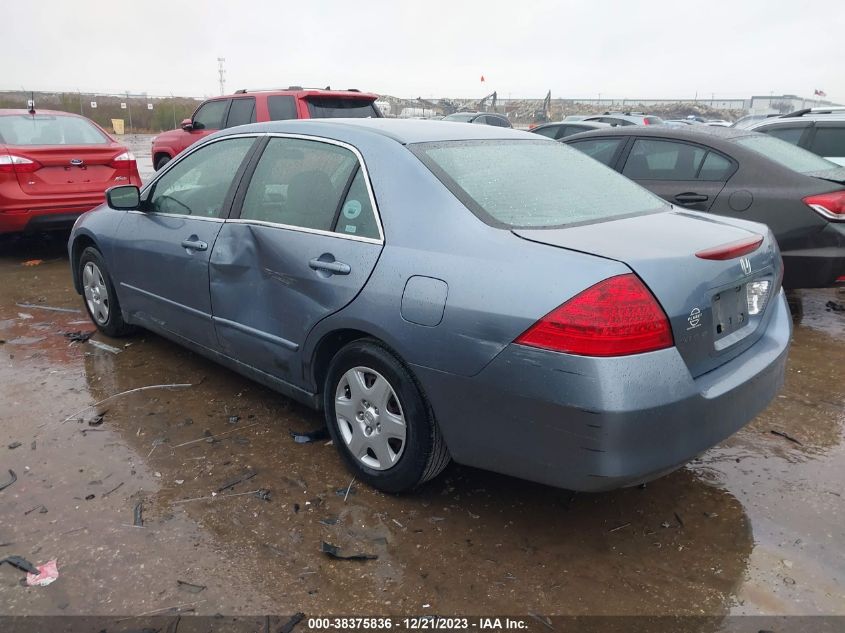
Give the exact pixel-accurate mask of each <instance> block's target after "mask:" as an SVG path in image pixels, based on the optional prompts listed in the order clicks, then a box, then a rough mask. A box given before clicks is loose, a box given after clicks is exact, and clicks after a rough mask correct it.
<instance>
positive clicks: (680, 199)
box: [675, 192, 710, 204]
mask: <svg viewBox="0 0 845 633" xmlns="http://www.w3.org/2000/svg"><path fill="white" fill-rule="evenodd" d="M709 199H710V196H705V195H704V194H703V193H693V192H688V193H679V194H678V195H677V196H675V202H677V203H678V204H691V203H693V202H707V201H708V200H709Z"/></svg>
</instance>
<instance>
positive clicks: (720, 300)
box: [712, 284, 748, 341]
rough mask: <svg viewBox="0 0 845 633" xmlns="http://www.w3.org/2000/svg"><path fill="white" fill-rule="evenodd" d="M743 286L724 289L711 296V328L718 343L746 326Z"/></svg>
mask: <svg viewBox="0 0 845 633" xmlns="http://www.w3.org/2000/svg"><path fill="white" fill-rule="evenodd" d="M745 294H746V293H745V284H737V285H736V286H734V287H731V288H725V289H724V290H722V291H721V292H718V293H716V294H715V295H713V305H712V309H713V312H712V313H713V328H714V330H715V331H714V337H715V340H716V341H720V340H722V339H724V338H726V337H728V336H730V335H731V334H733V333H734V332H736V331H738V330H741V329H742V328H744V327H745V326H746V325H748V301H747V299H746V296H745Z"/></svg>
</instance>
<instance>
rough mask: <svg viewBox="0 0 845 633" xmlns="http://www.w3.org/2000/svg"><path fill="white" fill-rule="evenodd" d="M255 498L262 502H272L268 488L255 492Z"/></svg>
mask: <svg viewBox="0 0 845 633" xmlns="http://www.w3.org/2000/svg"><path fill="white" fill-rule="evenodd" d="M255 496H256V497H258V498H259V499H261V500H262V501H270V491H269V490H267V489H266V488H259V489H258V490H256V491H255Z"/></svg>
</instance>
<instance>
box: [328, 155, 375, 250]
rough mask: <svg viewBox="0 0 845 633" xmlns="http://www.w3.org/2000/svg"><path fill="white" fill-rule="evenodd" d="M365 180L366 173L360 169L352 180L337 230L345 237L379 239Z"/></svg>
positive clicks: (338, 220)
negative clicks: (355, 236) (354, 236)
mask: <svg viewBox="0 0 845 633" xmlns="http://www.w3.org/2000/svg"><path fill="white" fill-rule="evenodd" d="M364 178H365V176H364V171H363V170H362V169H361V168H360V167H359V168H358V171H357V172H356V174H355V177H354V178H353V179H352V186H350V187H349V193H348V194H346V199H345V200H344V201H343V207H341V210H340V215H339V216H338V219H337V223H336V226H335V230H336V231H337V232H338V233H344V234H345V235H357V236H358V237H371V238H373V239H378V238H379V231H378V225H377V224H376V215H375V213H374V212H373V205H372V204H371V203H370V192H369V191H368V189H367V183H366V182H365V181H364Z"/></svg>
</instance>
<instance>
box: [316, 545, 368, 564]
mask: <svg viewBox="0 0 845 633" xmlns="http://www.w3.org/2000/svg"><path fill="white" fill-rule="evenodd" d="M320 551H321V552H323V553H324V554H328V555H329V556H330V557H331V558H337V559H338V560H376V559H377V558H378V556H377V555H376V554H364V553H356V554H341V552H340V548H339V547H337V546H336V545H332V544H331V543H327V542H326V541H323V543H322V545H320Z"/></svg>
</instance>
